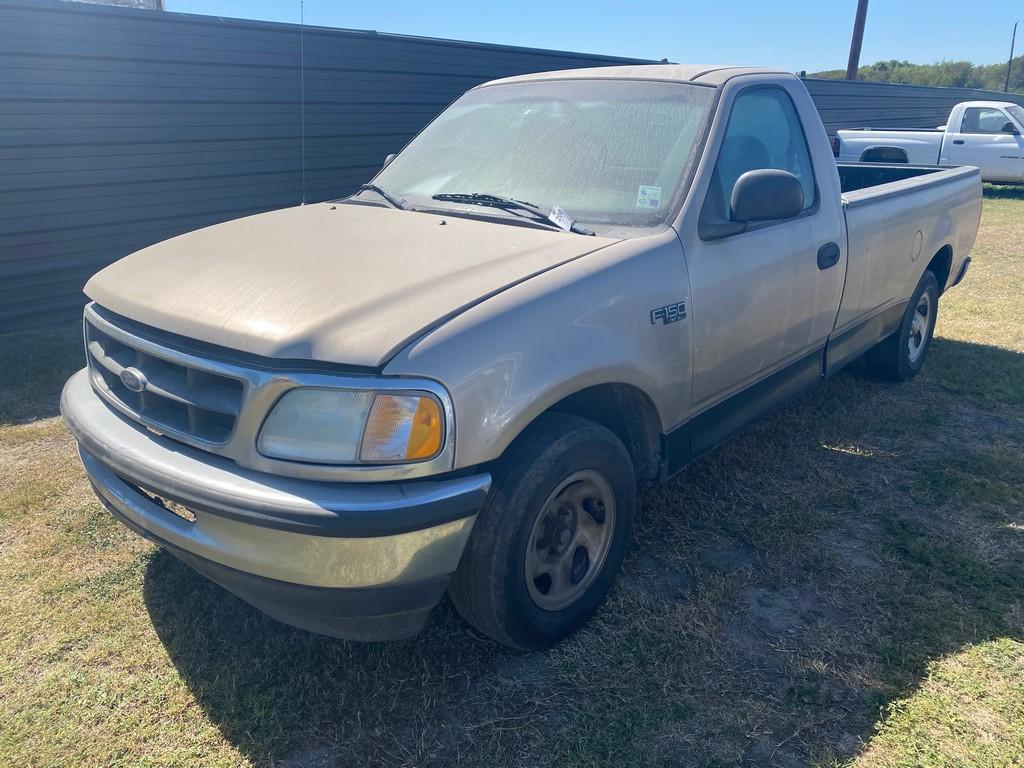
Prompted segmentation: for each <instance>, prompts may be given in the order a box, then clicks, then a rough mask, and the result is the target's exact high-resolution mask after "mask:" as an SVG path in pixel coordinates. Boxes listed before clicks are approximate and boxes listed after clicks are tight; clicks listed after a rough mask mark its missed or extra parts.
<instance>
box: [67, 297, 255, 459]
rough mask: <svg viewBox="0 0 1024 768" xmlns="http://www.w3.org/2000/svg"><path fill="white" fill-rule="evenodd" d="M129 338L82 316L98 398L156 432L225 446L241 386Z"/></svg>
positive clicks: (233, 379) (231, 380)
mask: <svg viewBox="0 0 1024 768" xmlns="http://www.w3.org/2000/svg"><path fill="white" fill-rule="evenodd" d="M131 338H132V337H131V336H130V335H128V334H126V335H125V336H124V337H120V338H115V335H114V333H113V332H105V331H103V330H101V329H100V328H99V327H97V326H96V325H94V324H93V323H92V322H90V321H89V320H88V317H87V319H86V323H85V344H86V349H87V351H88V360H89V368H90V369H91V371H92V379H93V384H94V386H96V388H97V389H99V390H100V392H101V394H103V395H105V396H106V397H107V398H108V399H109V400H111V401H113V402H114V403H115V404H116V405H119V406H120V409H121V410H122V411H125V412H127V413H128V414H129V415H131V416H133V417H134V418H135V419H137V420H138V421H140V422H142V423H143V424H148V425H150V426H152V427H154V428H156V429H157V430H158V431H168V432H169V433H176V434H177V435H179V436H181V437H185V438H189V439H191V440H194V441H198V442H200V443H207V444H211V445H216V444H220V443H224V442H226V441H227V439H228V437H230V435H231V432H232V430H234V428H235V421H236V420H237V419H238V414H239V412H240V410H241V407H242V397H243V395H244V392H245V388H244V384H243V382H242V381H241V380H239V379H235V378H231V377H229V376H223V375H220V374H218V373H212V372H210V371H205V370H201V369H200V368H196V367H192V366H189V365H183V364H182V363H181V362H176V361H175V359H174V358H175V357H176V356H175V355H174V352H173V350H170V349H168V350H167V355H166V356H162V355H161V354H160V353H159V351H155V350H154V348H153V345H146V346H147V350H146V351H143V350H142V349H140V348H138V347H136V346H135V345H133V344H132V342H131V341H130V339H131ZM126 370H127V371H128V373H127V374H125V371H126ZM139 374H141V375H139ZM126 380H127V381H128V383H130V384H132V387H131V388H129V387H128V386H127V385H126V383H125V381H126ZM136 389H137V390H139V391H135V390H136Z"/></svg>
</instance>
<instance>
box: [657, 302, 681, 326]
mask: <svg viewBox="0 0 1024 768" xmlns="http://www.w3.org/2000/svg"><path fill="white" fill-rule="evenodd" d="M685 319H686V302H685V301H677V302H676V303H675V304H666V305H665V306H664V307H658V308H657V309H652V310H651V325H657V324H658V321H659V320H660V321H661V323H662V325H668V324H669V323H677V322H679V321H680V320H685Z"/></svg>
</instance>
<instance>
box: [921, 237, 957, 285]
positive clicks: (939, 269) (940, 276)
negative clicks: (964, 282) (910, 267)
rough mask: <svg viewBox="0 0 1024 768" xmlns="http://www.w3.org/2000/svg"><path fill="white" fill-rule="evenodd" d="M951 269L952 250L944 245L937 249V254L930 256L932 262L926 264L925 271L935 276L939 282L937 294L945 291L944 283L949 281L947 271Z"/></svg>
mask: <svg viewBox="0 0 1024 768" xmlns="http://www.w3.org/2000/svg"><path fill="white" fill-rule="evenodd" d="M952 268H953V248H952V247H951V246H948V245H944V246H943V247H942V248H940V249H939V252H938V253H936V254H935V255H934V256H932V260H931V261H930V262H928V267H927V270H928V271H929V272H931V273H932V274H933V275H935V279H936V280H938V281H939V293H940V294H941V293H942V292H943V291H944V290H945V289H946V281H948V280H949V270H950V269H952Z"/></svg>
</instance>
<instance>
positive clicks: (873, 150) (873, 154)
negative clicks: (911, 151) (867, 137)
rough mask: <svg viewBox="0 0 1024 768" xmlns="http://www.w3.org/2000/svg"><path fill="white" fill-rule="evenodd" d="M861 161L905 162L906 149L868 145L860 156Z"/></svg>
mask: <svg viewBox="0 0 1024 768" xmlns="http://www.w3.org/2000/svg"><path fill="white" fill-rule="evenodd" d="M860 161H861V162H862V163H906V162H909V161H908V159H907V151H906V150H905V149H903V148H902V147H868V148H867V149H865V150H864V151H863V152H862V153H861V156H860Z"/></svg>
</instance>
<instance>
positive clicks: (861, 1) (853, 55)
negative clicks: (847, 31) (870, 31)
mask: <svg viewBox="0 0 1024 768" xmlns="http://www.w3.org/2000/svg"><path fill="white" fill-rule="evenodd" d="M867 15H868V0H857V16H856V18H855V19H854V20H853V39H852V40H851V41H850V60H849V61H848V62H847V64H846V79H847V80H856V79H857V67H859V66H860V45H861V43H863V42H864V19H866V18H867Z"/></svg>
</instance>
